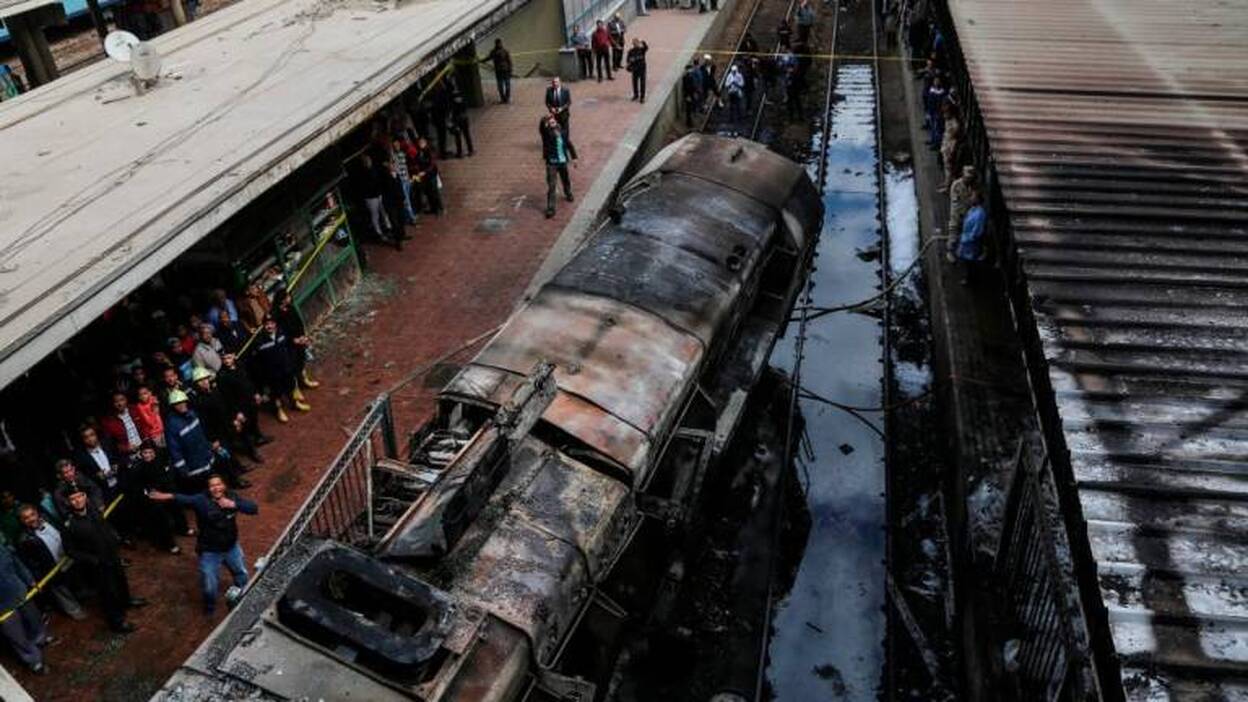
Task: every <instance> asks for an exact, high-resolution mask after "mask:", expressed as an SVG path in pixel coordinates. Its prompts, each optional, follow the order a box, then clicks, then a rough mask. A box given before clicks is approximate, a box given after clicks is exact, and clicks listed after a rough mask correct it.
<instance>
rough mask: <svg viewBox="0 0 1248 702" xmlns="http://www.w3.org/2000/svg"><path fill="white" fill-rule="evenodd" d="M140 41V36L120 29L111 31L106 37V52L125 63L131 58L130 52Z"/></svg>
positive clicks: (113, 58) (115, 59) (112, 57)
mask: <svg viewBox="0 0 1248 702" xmlns="http://www.w3.org/2000/svg"><path fill="white" fill-rule="evenodd" d="M140 43H141V42H140V41H139V38H138V37H136V36H134V35H133V34H131V33H130V32H126V31H123V30H120V29H119V30H117V31H115V32H109V33H108V36H106V37H104V53H106V54H108V57H109V58H111V59H112V60H114V61H121V62H122V63H125V62H128V61H129V60H130V53H131V52H132V51H133V49H134V47H135V46H137V45H138V44H140Z"/></svg>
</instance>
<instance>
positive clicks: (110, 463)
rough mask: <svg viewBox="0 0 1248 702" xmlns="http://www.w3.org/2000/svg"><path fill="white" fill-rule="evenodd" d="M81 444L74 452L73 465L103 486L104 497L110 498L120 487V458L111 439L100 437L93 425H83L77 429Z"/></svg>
mask: <svg viewBox="0 0 1248 702" xmlns="http://www.w3.org/2000/svg"><path fill="white" fill-rule="evenodd" d="M78 436H79V437H80V438H81V439H82V445H81V446H80V447H79V448H78V450H77V451H75V452H74V465H75V466H77V467H78V472H79V473H81V474H83V475H86V476H90V477H91V479H92V480H94V481H95V483H96V484H97V485H99V486H100V487H102V488H104V494H105V497H107V498H108V499H110V500H111V499H112V498H113V497H114V496H116V495H117V493H118V492H119V491H120V489H121V464H122V460H121V458H120V456H118V455H117V451H116V449H114V447H113V443H112V441H110V440H108V439H107V438H104V437H101V436H100V435H99V432H97V431H96V430H95V427H92V426H90V425H87V426H83V427H82V428H81V429H79V430H78Z"/></svg>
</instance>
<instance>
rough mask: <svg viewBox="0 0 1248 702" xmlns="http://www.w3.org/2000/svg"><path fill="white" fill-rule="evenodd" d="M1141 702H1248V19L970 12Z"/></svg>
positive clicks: (1070, 7) (1140, 1) (973, 48)
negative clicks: (1247, 258) (1247, 259)
mask: <svg viewBox="0 0 1248 702" xmlns="http://www.w3.org/2000/svg"><path fill="white" fill-rule="evenodd" d="M950 6H951V10H952V13H953V17H954V20H955V23H956V28H957V37H958V41H959V44H960V45H961V47H962V51H963V53H964V54H965V59H966V63H967V66H968V69H969V71H970V75H971V78H972V81H973V84H974V92H975V99H976V101H977V102H978V105H979V107H980V110H981V112H982V115H983V118H984V123H985V126H986V128H987V131H988V135H989V139H990V142H991V148H992V156H993V161H994V163H995V166H996V171H997V174H998V176H999V177H1000V183H1001V189H1002V192H1003V194H1004V196H1005V203H1006V207H1007V209H1008V211H1009V218H1010V222H1011V228H1012V231H1013V236H1014V239H1015V242H1016V244H1017V247H1018V251H1019V255H1020V258H1021V263H1022V267H1023V271H1024V274H1025V278H1026V283H1027V288H1028V292H1029V294H1030V303H1031V310H1032V312H1033V314H1034V319H1035V323H1036V325H1037V327H1038V332H1039V339H1040V343H1041V346H1042V350H1043V354H1044V357H1045V360H1046V361H1047V371H1048V379H1049V383H1050V385H1051V388H1052V390H1053V399H1052V401H1053V403H1054V405H1055V407H1056V409H1057V411H1058V413H1059V414H1060V419H1061V427H1060V429H1061V431H1062V433H1063V435H1064V438H1065V444H1066V448H1068V449H1069V451H1070V464H1071V467H1072V469H1073V478H1074V481H1075V485H1076V487H1077V490H1078V497H1079V503H1081V505H1082V512H1083V514H1082V516H1083V518H1084V520H1085V521H1086V525H1087V539H1088V542H1089V543H1088V544H1087V546H1089V547H1090V550H1091V554H1092V557H1093V559H1094V560H1095V562H1096V563H1095V568H1096V571H1097V572H1096V577H1097V578H1098V579H1099V585H1100V594H1101V599H1102V601H1103V603H1104V605H1105V608H1106V609H1107V611H1108V621H1109V629H1110V632H1111V635H1112V640H1113V645H1114V648H1115V649H1116V652H1117V654H1118V656H1119V659H1120V662H1121V666H1122V680H1123V683H1124V686H1125V687H1126V689H1127V694H1128V696H1129V697H1130V698H1132V699H1178V698H1187V699H1192V698H1196V697H1199V698H1201V699H1204V698H1205V696H1206V695H1209V696H1210V697H1209V698H1210V699H1213V698H1215V697H1216V698H1219V699H1223V698H1229V697H1233V698H1235V699H1244V698H1246V697H1248V645H1245V642H1248V597H1246V596H1245V594H1246V593H1248V468H1246V466H1248V419H1245V416H1244V410H1245V408H1246V407H1248V402H1246V401H1245V398H1246V397H1248V356H1245V351H1246V350H1248V325H1245V322H1244V320H1245V311H1248V267H1246V266H1245V265H1244V263H1243V257H1244V255H1245V254H1248V0H1224V1H1222V2H1193V1H1191V0H1046V1H1045V2H1010V3H1002V2H997V1H995V0H955V1H954V2H951V3H950Z"/></svg>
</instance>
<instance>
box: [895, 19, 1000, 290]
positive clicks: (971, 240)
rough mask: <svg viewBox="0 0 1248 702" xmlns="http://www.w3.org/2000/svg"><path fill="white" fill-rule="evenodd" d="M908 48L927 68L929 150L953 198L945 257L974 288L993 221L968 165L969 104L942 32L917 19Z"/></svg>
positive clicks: (919, 75)
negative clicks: (953, 74)
mask: <svg viewBox="0 0 1248 702" xmlns="http://www.w3.org/2000/svg"><path fill="white" fill-rule="evenodd" d="M908 43H909V45H910V51H911V58H912V59H914V60H915V61H916V62H917V61H923V64H924V65H923V68H922V69H921V70H920V71H918V73H917V75H916V76H915V78H916V80H920V81H922V93H921V95H922V99H923V129H924V131H925V132H926V134H927V147H928V148H930V149H932V150H933V151H936V152H938V153H939V156H940V158H939V162H940V165H941V168H942V169H943V171H944V181H943V183H942V184H941V186H940V188H939V190H940V192H943V193H948V196H949V218H948V220H947V221H946V223H945V229H944V232H943V234H944V236H945V245H946V248H945V258H946V260H947V261H948V262H949V263H951V264H953V265H956V266H958V267H959V268H960V269H961V270H960V281H961V283H962V284H963V285H968V284H970V283H971V281H972V279H973V277H974V276H975V273H976V271H977V270H978V268H979V267H980V264H981V263H982V262H983V261H984V260H986V259H987V251H986V248H985V240H984V233H985V228H986V226H987V219H988V218H987V212H986V211H985V209H984V195H983V191H982V188H981V185H980V179H979V174H978V172H977V171H976V169H975V165H974V164H973V163H969V162H968V161H969V160H970V159H969V154H968V153H967V149H966V146H965V132H964V126H963V125H964V123H963V114H962V111H963V105H962V104H961V100H960V96H959V95H958V92H957V90H956V89H955V88H954V86H953V85H952V81H951V80H950V78H951V76H950V72H949V54H948V46H947V42H946V38H945V35H944V33H943V32H942V31H941V29H940V27H939V26H938V25H937V24H936V23H935V22H934V21H933V20H931V19H930V18H929V17H927V16H925V15H924V14H923V13H915V14H912V15H911V16H910V17H909V27H908Z"/></svg>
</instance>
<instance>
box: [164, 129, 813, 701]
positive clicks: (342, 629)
mask: <svg viewBox="0 0 1248 702" xmlns="http://www.w3.org/2000/svg"><path fill="white" fill-rule="evenodd" d="M821 217H822V209H821V205H820V202H819V199H818V196H817V193H816V190H815V188H814V187H813V185H812V184H811V182H810V180H809V178H808V177H807V175H806V173H805V171H804V170H803V169H802V167H801V166H799V165H797V164H794V163H792V162H789V161H787V160H785V159H783V158H782V157H780V156H778V155H776V154H774V153H772V152H769V151H768V150H767V149H766V148H764V147H762V146H760V145H758V144H755V143H753V142H748V141H742V140H734V139H726V138H720V137H708V136H689V137H685V138H684V139H682V140H680V141H678V142H676V143H674V144H672V145H670V146H668V147H667V148H665V149H664V150H663V151H662V152H661V153H659V154H658V155H657V156H656V157H655V158H654V159H653V160H652V161H651V162H650V163H649V164H648V165H647V166H646V167H645V168H644V170H643V171H642V172H641V173H640V174H639V175H637V176H636V177H635V178H633V179H632V180H631V181H629V183H628V184H627V185H626V186H625V187H624V188H623V190H622V191H621V194H620V196H619V198H618V201H617V205H616V207H615V208H614V209H613V211H612V217H611V219H610V221H608V222H607V223H605V224H604V225H603V226H602V227H601V228H600V229H599V230H598V231H596V232H595V233H594V234H593V235H592V236H591V237H590V238H589V239H588V240H587V241H586V242H585V244H584V245H583V246H582V247H581V249H580V250H579V251H578V252H577V254H576V255H575V256H574V258H573V259H572V260H571V261H570V262H569V263H568V264H567V265H566V266H565V267H564V268H563V269H562V270H560V271H559V273H558V274H556V275H555V277H554V278H553V279H552V280H550V281H549V282H548V283H546V284H545V285H544V286H543V287H542V288H541V289H540V290H539V291H538V292H537V293H536V294H535V295H534V296H533V297H532V298H531V299H529V300H528V301H527V302H525V304H523V305H522V306H521V307H520V308H519V309H518V310H517V311H516V312H515V313H514V314H513V315H512V316H511V318H510V319H509V320H508V321H507V323H506V324H505V325H504V326H503V327H502V329H501V330H500V331H499V332H498V334H497V335H496V336H495V337H494V338H493V339H492V340H491V341H490V342H489V343H488V345H486V346H485V347H484V348H483V349H482V351H481V352H480V353H479V354H478V355H477V356H476V357H475V358H474V359H473V360H472V361H471V362H470V363H468V364H467V365H466V366H464V367H463V368H462V369H461V370H460V371H459V373H458V375H457V376H455V378H454V379H453V380H452V381H451V382H450V383H449V385H447V386H446V388H445V389H444V390H443V391H442V392H441V393H440V394H439V396H438V406H437V410H436V413H435V416H434V418H433V419H432V420H431V421H430V422H429V423H428V424H427V425H425V426H424V427H422V428H421V429H420V430H419V431H417V432H416V433H415V434H414V435H413V436H412V441H411V449H410V453H409V455H407V456H406V460H405V461H394V460H388V461H387V460H383V461H379V462H378V463H377V464H376V465H375V466H373V468H372V476H371V478H372V487H373V490H372V496H371V499H372V501H373V504H372V508H373V509H374V510H375V511H376V513H377V514H378V515H383V514H386V513H390V514H393V515H394V518H393V519H392V520H391V521H392V522H393V523H392V524H388V525H387V526H388V528H387V529H386V530H385V532H384V535H381V536H380V538H377V539H374V540H372V541H369V542H366V543H361V542H359V541H352V540H347V541H348V543H344V542H343V541H344V540H342V539H338V540H324V539H317V538H312V537H305V538H301V539H299V540H298V541H297V543H295V544H294V545H293V546H292V547H291V548H289V549H287V550H286V552H284V553H283V554H280V556H277V557H275V558H274V559H273V562H271V563H269V564H268V565H267V566H266V567H265V568H264V569H263V570H262V571H261V573H260V574H259V576H258V577H257V578H256V579H255V581H254V582H253V584H252V587H251V588H250V589H249V590H248V592H247V594H246V595H245V596H244V598H243V600H242V603H241V604H240V606H239V607H238V608H236V609H235V610H234V611H233V612H231V614H230V617H229V618H228V619H227V620H226V622H225V623H223V624H222V625H221V627H219V628H218V630H217V631H216V632H214V635H213V637H212V638H211V639H210V640H209V641H207V642H206V643H205V644H204V645H203V646H202V647H201V648H200V650H199V651H198V652H197V653H196V654H195V656H194V657H193V658H192V659H191V660H189V661H188V662H187V664H186V665H184V666H183V668H182V670H181V671H179V673H178V674H177V675H176V676H175V677H174V678H173V679H172V680H170V682H169V683H168V684H167V685H166V687H165V689H164V690H162V692H161V693H160V696H162V697H165V698H169V699H202V698H208V697H213V696H229V697H240V696H241V697H252V698H255V699H270V698H272V699H325V700H337V699H361V700H411V699H416V700H426V701H434V700H437V701H442V700H447V701H449V700H456V701H468V700H472V701H499V702H502V701H505V700H517V699H534V700H536V699H545V700H558V699H566V700H591V699H593V698H594V697H595V695H596V690H595V684H596V683H600V682H601V679H602V677H603V675H604V673H609V671H610V669H611V662H612V659H613V649H612V646H613V644H612V642H611V638H612V637H611V632H612V631H618V629H619V628H620V627H619V626H613V624H612V621H616V620H621V619H624V618H627V616H629V615H628V613H627V612H625V611H624V609H625V607H623V606H622V605H621V604H620V602H619V601H620V600H621V599H623V598H628V597H632V599H633V600H634V601H636V602H654V601H656V600H658V599H661V584H660V585H656V584H654V583H655V582H656V581H657V579H656V578H655V577H652V576H647V577H638V578H637V580H638V582H640V581H643V580H644V581H647V582H649V583H651V584H650V585H647V586H641V585H638V584H637V582H632V581H633V579H634V577H635V576H641V571H651V572H652V573H658V574H659V575H661V574H662V572H663V571H664V569H665V568H666V563H665V562H663V561H661V560H660V561H657V562H656V561H655V559H654V558H653V555H652V554H654V553H655V552H656V551H655V549H654V548H653V547H652V546H653V542H654V541H655V539H649V540H648V541H649V542H650V543H651V547H649V550H648V551H647V550H645V548H643V547H642V546H641V545H640V543H639V542H640V541H641V540H642V539H639V537H638V534H639V533H641V532H643V528H644V525H646V524H647V523H651V524H657V525H660V527H661V531H662V533H663V534H668V535H670V534H676V533H679V526H680V525H681V524H682V523H684V522H686V521H687V520H688V518H689V517H690V515H691V513H692V511H693V509H694V508H695V507H696V498H697V495H698V491H699V487H700V485H701V483H702V481H703V479H704V477H705V476H706V474H707V472H708V471H709V470H711V469H712V468H713V466H714V465H715V462H714V459H715V457H716V456H717V454H718V453H719V452H720V451H722V449H723V448H724V446H725V445H726V443H727V441H728V440H729V438H730V437H731V435H732V433H733V430H734V429H735V426H736V424H737V422H738V420H739V418H740V416H741V413H742V411H743V408H744V406H745V400H746V397H747V396H748V394H749V391H750V389H751V387H752V386H753V385H754V383H755V382H756V381H757V379H758V377H759V374H760V373H761V372H762V370H763V368H764V367H765V365H766V362H767V357H768V355H769V352H770V350H771V348H772V345H773V343H774V341H775V339H776V338H777V337H778V336H779V335H780V334H781V333H782V332H783V329H784V326H785V323H786V320H787V318H788V315H789V311H790V309H791V307H792V304H793V301H794V299H795V296H796V295H797V292H798V289H799V287H800V285H801V284H802V282H801V279H802V271H803V269H804V267H805V265H806V264H807V262H808V257H809V255H810V252H811V249H812V246H811V244H812V242H811V239H812V238H813V237H814V236H815V234H816V232H817V231H818V228H819V226H820V220H821ZM396 506H397V509H396ZM371 514H372V513H371V512H370V519H371V518H372V517H371ZM378 518H379V519H380V518H381V517H378ZM663 540H664V539H662V538H660V539H658V541H663ZM672 541H677V540H674V539H673V540H672ZM667 546H669V547H671V548H676V547H678V546H679V544H677V543H669V544H667ZM658 550H659V551H662V550H663V549H662V548H660V549H658ZM639 554H640V555H639ZM629 593H631V595H630V594H629ZM630 604H631V603H630ZM634 614H635V612H634ZM601 691H602V687H601V685H599V686H598V689H597V692H601Z"/></svg>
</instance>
